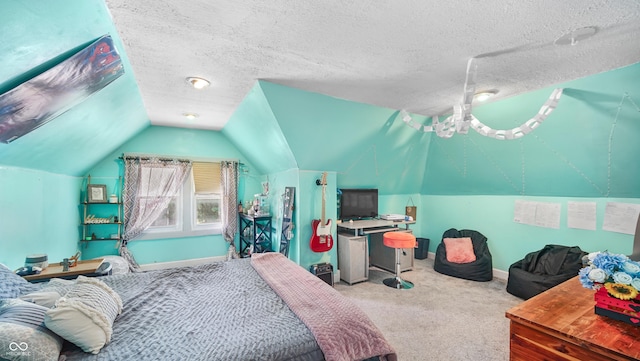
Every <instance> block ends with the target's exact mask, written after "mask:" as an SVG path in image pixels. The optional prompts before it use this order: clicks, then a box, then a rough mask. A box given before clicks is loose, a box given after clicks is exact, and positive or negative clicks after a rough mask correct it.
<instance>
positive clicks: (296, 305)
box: [251, 253, 397, 361]
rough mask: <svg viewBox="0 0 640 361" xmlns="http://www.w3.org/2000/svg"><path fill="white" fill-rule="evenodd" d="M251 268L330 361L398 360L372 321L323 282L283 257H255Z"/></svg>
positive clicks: (272, 255) (266, 254)
mask: <svg viewBox="0 0 640 361" xmlns="http://www.w3.org/2000/svg"><path fill="white" fill-rule="evenodd" d="M251 265H252V266H253V268H254V269H255V270H256V271H257V272H258V274H260V276H261V277H262V278H263V279H264V280H265V281H266V282H267V283H268V284H269V286H271V288H273V290H274V291H275V292H276V293H277V294H278V295H279V296H280V297H281V298H282V299H283V300H284V301H285V302H286V304H287V305H288V306H289V308H291V310H292V311H293V312H294V313H295V314H296V315H297V316H298V317H299V318H300V319H301V320H302V322H303V323H304V324H305V325H307V327H308V328H309V329H310V330H311V333H313V335H314V336H315V338H316V341H317V342H318V345H319V346H320V349H321V350H322V352H323V353H324V357H325V359H326V360H327V361H354V360H365V359H368V358H371V357H375V356H379V357H380V359H381V360H383V361H384V360H387V361H396V360H397V356H396V354H395V351H394V350H393V348H392V347H391V345H389V343H388V342H387V340H386V339H385V338H384V336H383V335H382V333H381V332H380V330H378V328H377V327H376V326H375V325H374V324H373V322H372V321H371V320H370V319H369V317H368V316H367V315H366V314H365V313H364V312H363V311H362V310H361V309H360V308H358V306H356V305H355V304H354V303H352V302H351V301H350V300H349V299H348V298H346V297H344V296H342V295H341V294H340V293H339V292H338V291H336V290H335V289H333V287H331V286H329V285H328V284H326V283H325V282H323V281H322V280H321V279H320V278H318V277H316V276H314V275H312V274H311V273H309V272H307V271H306V270H305V269H303V268H302V267H300V266H298V265H297V264H295V263H294V262H292V261H291V260H289V259H288V258H286V257H284V256H283V255H282V254H280V253H258V254H253V255H252V256H251ZM293 275H295V276H293ZM292 276H293V277H292Z"/></svg>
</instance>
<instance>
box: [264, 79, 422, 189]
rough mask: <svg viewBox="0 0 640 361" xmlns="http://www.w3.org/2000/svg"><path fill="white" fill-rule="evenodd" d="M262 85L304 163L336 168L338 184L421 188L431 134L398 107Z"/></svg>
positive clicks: (308, 166) (301, 165) (299, 161)
mask: <svg viewBox="0 0 640 361" xmlns="http://www.w3.org/2000/svg"><path fill="white" fill-rule="evenodd" d="M259 86H260V87H261V88H262V89H263V91H264V94H265V97H266V98H267V100H268V102H269V105H270V106H271V109H272V112H273V114H274V116H275V118H276V119H277V121H278V125H279V127H280V129H282V133H283V134H284V136H285V138H286V140H287V144H288V145H289V146H290V147H291V150H292V152H293V154H294V155H295V159H296V161H297V164H298V168H299V169H301V170H311V169H318V170H328V171H334V172H336V174H337V178H336V179H337V187H338V188H360V187H362V188H378V189H379V192H380V194H405V193H406V194H409V193H418V191H419V190H420V186H421V179H422V177H423V175H424V171H425V168H426V165H427V155H428V149H429V143H430V140H431V134H427V133H418V132H416V131H414V130H413V129H412V128H409V127H407V126H406V125H405V124H404V123H403V122H402V119H400V117H399V112H398V111H397V110H393V109H387V108H380V107H376V106H372V105H368V104H362V103H356V102H350V101H347V100H343V99H337V98H333V97H330V96H326V95H322V94H318V93H312V92H307V91H303V90H299V89H294V88H289V87H285V86H282V85H277V84H273V83H269V82H265V81H260V82H259ZM416 119H418V120H420V119H424V117H422V118H420V117H416Z"/></svg>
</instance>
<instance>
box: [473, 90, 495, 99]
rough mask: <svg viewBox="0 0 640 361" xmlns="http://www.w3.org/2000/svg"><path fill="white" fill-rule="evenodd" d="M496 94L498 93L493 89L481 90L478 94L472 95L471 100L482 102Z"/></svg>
mask: <svg viewBox="0 0 640 361" xmlns="http://www.w3.org/2000/svg"><path fill="white" fill-rule="evenodd" d="M496 94H498V91H497V90H495V89H492V90H483V91H480V92H477V93H475V94H474V95H473V100H474V101H477V102H483V101H485V100H487V99H489V98H491V97H492V96H494V95H496Z"/></svg>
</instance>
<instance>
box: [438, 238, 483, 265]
mask: <svg viewBox="0 0 640 361" xmlns="http://www.w3.org/2000/svg"><path fill="white" fill-rule="evenodd" d="M442 241H443V242H444V248H445V251H446V252H445V253H446V254H447V261H449V262H451V263H470V262H474V261H475V260H476V254H475V253H474V252H473V243H472V242H471V238H470V237H460V238H445V239H443V240H442Z"/></svg>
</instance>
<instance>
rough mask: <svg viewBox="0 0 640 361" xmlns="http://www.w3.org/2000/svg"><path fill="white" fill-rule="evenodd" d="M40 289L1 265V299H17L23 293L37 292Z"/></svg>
mask: <svg viewBox="0 0 640 361" xmlns="http://www.w3.org/2000/svg"><path fill="white" fill-rule="evenodd" d="M38 288H39V287H38V286H36V285H34V284H31V283H29V282H28V281H27V280H25V279H24V278H22V277H20V276H18V275H17V274H15V273H13V271H12V270H10V269H9V268H7V266H5V265H3V264H2V263H0V299H4V298H16V297H18V296H19V295H20V294H22V293H23V292H28V291H32V290H36V289H38Z"/></svg>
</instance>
